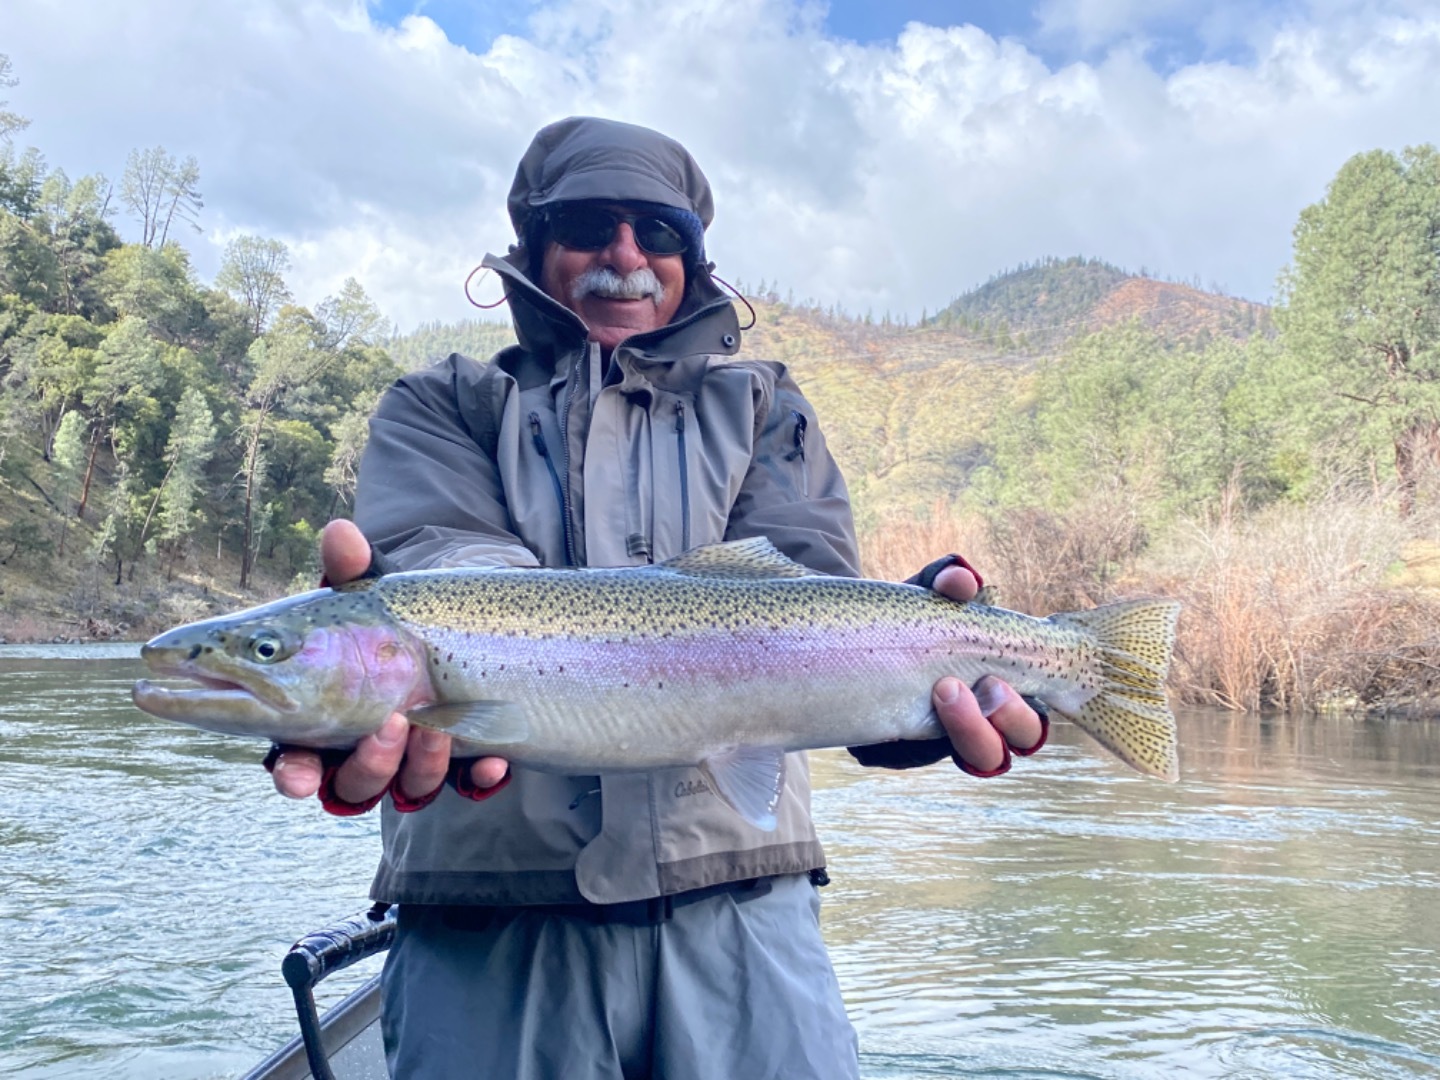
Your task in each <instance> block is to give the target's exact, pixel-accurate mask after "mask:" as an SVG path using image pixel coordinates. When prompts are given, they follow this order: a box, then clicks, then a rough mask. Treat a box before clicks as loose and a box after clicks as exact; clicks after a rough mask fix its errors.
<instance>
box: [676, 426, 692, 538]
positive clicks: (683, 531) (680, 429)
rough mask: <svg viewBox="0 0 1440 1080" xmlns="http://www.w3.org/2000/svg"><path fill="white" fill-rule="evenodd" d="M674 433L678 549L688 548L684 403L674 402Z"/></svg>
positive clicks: (688, 513) (688, 519)
mask: <svg viewBox="0 0 1440 1080" xmlns="http://www.w3.org/2000/svg"><path fill="white" fill-rule="evenodd" d="M675 434H676V435H677V436H678V441H679V447H680V514H681V518H680V550H681V551H689V550H690V469H689V462H688V460H687V457H686V454H685V403H684V402H683V401H677V402H675Z"/></svg>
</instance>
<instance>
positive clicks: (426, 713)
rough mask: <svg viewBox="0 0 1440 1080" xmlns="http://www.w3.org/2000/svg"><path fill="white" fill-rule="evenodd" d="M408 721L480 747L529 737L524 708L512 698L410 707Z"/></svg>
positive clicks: (510, 743)
mask: <svg viewBox="0 0 1440 1080" xmlns="http://www.w3.org/2000/svg"><path fill="white" fill-rule="evenodd" d="M405 715H406V716H407V717H409V719H410V722H411V723H414V724H419V725H420V726H421V727H426V728H432V729H433V730H435V731H443V732H445V734H447V735H453V736H455V738H457V739H464V740H466V741H467V742H473V743H479V744H480V745H482V746H509V745H512V744H514V743H521V742H524V741H525V740H526V739H528V738H530V725H529V723H528V722H527V721H526V720H525V710H524V709H522V708H521V707H520V706H519V705H517V704H516V703H515V702H513V701H457V702H451V703H450V704H448V705H424V706H421V707H420V708H416V709H409V710H407V712H406V714H405Z"/></svg>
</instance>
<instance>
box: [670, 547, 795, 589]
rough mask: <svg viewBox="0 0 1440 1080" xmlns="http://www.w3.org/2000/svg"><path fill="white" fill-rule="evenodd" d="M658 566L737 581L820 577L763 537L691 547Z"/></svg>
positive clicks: (673, 570)
mask: <svg viewBox="0 0 1440 1080" xmlns="http://www.w3.org/2000/svg"><path fill="white" fill-rule="evenodd" d="M659 565H660V567H661V569H664V570H670V571H672V572H674V573H677V574H688V575H690V576H691V577H701V578H728V579H731V580H740V581H762V580H765V579H768V578H798V577H823V576H824V575H823V574H820V573H818V572H817V571H815V570H811V569H810V568H809V567H808V566H801V565H800V564H799V563H798V562H796V561H795V560H794V559H792V558H790V557H789V556H787V555H783V554H781V552H780V549H779V548H777V547H776V546H775V545H774V544H772V543H771V542H770V541H769V540H767V539H765V537H763V536H752V537H751V538H750V539H748V540H730V541H727V542H725V543H723V544H706V545H705V546H704V547H697V548H691V549H690V550H689V551H687V552H685V553H684V554H683V555H676V556H675V558H673V559H666V560H665V561H664V562H663V563H660V564H659Z"/></svg>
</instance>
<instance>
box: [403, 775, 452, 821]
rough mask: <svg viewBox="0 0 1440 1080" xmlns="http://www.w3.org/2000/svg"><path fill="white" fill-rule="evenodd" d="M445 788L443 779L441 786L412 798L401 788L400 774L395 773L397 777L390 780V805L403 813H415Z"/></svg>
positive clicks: (433, 799) (436, 797)
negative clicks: (427, 793)
mask: <svg viewBox="0 0 1440 1080" xmlns="http://www.w3.org/2000/svg"><path fill="white" fill-rule="evenodd" d="M444 790H445V781H444V780H441V781H440V784H439V786H437V787H436V788H435V790H434V791H432V792H430V794H429V795H422V796H420V798H418V799H412V798H410V797H409V796H408V795H406V794H405V793H404V792H403V791H401V790H400V774H399V773H396V774H395V779H394V780H391V781H390V788H389V791H390V805H391V806H393V807H395V809H396V811H397V812H399V813H401V814H413V813H414V812H415V811H416V810H423V809H425V807H427V806H429V805H430V804H431V803H432V802H434V801H435V800H436V799H438V798H439V797H440V792H442V791H444Z"/></svg>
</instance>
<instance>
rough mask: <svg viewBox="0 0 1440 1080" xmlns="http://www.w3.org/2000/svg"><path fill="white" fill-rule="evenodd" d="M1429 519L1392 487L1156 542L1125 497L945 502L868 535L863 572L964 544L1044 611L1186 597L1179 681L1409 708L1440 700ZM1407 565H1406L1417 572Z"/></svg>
mask: <svg viewBox="0 0 1440 1080" xmlns="http://www.w3.org/2000/svg"><path fill="white" fill-rule="evenodd" d="M1427 533H1428V534H1432V535H1433V534H1434V533H1435V526H1434V523H1433V522H1427V521H1422V520H1417V519H1412V520H1409V521H1404V520H1402V519H1401V518H1400V517H1399V516H1398V515H1397V514H1396V512H1395V510H1394V503H1393V501H1391V500H1389V499H1387V498H1385V497H1384V493H1381V494H1380V495H1375V496H1369V497H1364V498H1357V497H1353V496H1349V497H1347V496H1342V495H1336V496H1333V497H1331V498H1329V499H1326V500H1324V501H1322V502H1320V503H1317V504H1315V505H1311V506H1306V507H1295V506H1289V507H1275V508H1271V509H1269V510H1266V511H1264V512H1262V513H1259V514H1256V515H1253V516H1250V517H1241V516H1239V515H1238V514H1237V513H1235V512H1233V507H1232V508H1231V512H1226V513H1222V514H1219V515H1217V516H1216V517H1215V518H1214V519H1213V520H1211V521H1207V522H1202V523H1192V524H1189V525H1187V526H1184V527H1181V528H1178V529H1176V530H1175V531H1173V532H1172V533H1170V534H1169V535H1168V536H1166V537H1165V538H1163V539H1161V540H1159V541H1157V542H1155V543H1153V544H1147V543H1146V539H1147V538H1146V536H1145V533H1144V530H1143V529H1142V528H1141V526H1140V524H1139V522H1138V518H1137V517H1136V515H1134V514H1133V513H1127V512H1125V509H1124V506H1123V505H1117V504H1112V505H1110V506H1101V505H1091V506H1089V507H1085V508H1083V509H1081V510H1079V511H1077V512H1076V513H1072V514H1068V515H1054V514H1048V513H1044V512H1039V511H1027V512H1021V513H1015V514H1011V515H1009V516H1007V517H1004V518H1002V519H1000V520H998V521H996V522H993V523H991V522H987V521H986V520H985V519H984V518H982V517H980V516H978V515H966V514H963V513H959V512H957V511H955V510H953V509H952V508H951V507H949V506H948V505H946V504H944V503H937V504H936V505H935V506H933V507H932V508H931V511H930V513H929V514H928V515H927V516H926V517H925V518H924V519H922V520H918V521H915V520H906V519H901V518H895V517H892V518H889V519H886V520H885V521H883V522H882V523H881V524H880V525H879V526H878V527H877V528H875V529H873V530H871V531H870V532H869V533H867V534H866V535H865V536H864V537H863V538H862V550H863V552H864V555H865V568H866V572H867V573H868V574H870V575H871V576H873V577H882V578H888V579H891V580H896V579H901V578H904V577H906V576H908V575H909V574H912V573H914V572H915V571H916V570H917V569H919V568H920V567H921V566H923V565H924V564H925V563H926V562H928V561H929V560H930V559H932V558H935V557H936V556H937V555H941V554H944V553H945V552H947V551H958V552H960V553H961V554H963V555H964V556H965V557H966V558H967V559H970V560H971V562H973V563H974V564H975V565H976V566H977V567H978V568H979V569H980V570H981V571H982V572H983V573H984V574H985V576H986V578H987V580H989V581H991V582H993V583H994V584H996V585H997V586H998V588H999V592H1000V602H1001V603H1002V604H1004V605H1005V606H1006V607H1010V608H1014V609H1015V610H1018V611H1027V612H1031V613H1034V614H1044V613H1046V612H1050V611H1068V610H1074V609H1077V608H1084V607H1089V606H1093V605H1095V604H1099V603H1104V602H1107V601H1110V600H1114V599H1117V598H1119V597H1122V596H1141V595H1157V596H1171V597H1174V598H1176V599H1178V600H1180V601H1181V602H1182V603H1183V604H1184V611H1183V613H1182V615H1181V620H1180V628H1179V635H1178V641H1177V645H1176V655H1175V664H1174V667H1173V669H1172V672H1171V688H1172V691H1173V693H1174V694H1175V696H1176V697H1177V698H1178V699H1179V700H1182V701H1187V702H1192V703H1204V704H1213V705H1220V706H1222V707H1224V708H1228V709H1236V710H1257V709H1262V708H1277V709H1285V710H1295V711H1313V710H1321V709H1367V710H1383V709H1405V708H1414V707H1426V706H1433V705H1434V704H1435V703H1436V701H1437V700H1440V591H1437V590H1435V589H1427V588H1424V587H1416V586H1414V585H1410V584H1405V583H1404V582H1408V581H1410V580H1413V577H1414V575H1413V573H1411V571H1410V569H1409V566H1408V564H1407V563H1406V561H1405V556H1406V555H1407V554H1409V553H1412V552H1414V551H1416V550H1420V551H1423V552H1428V550H1429V548H1428V547H1427V546H1426V545H1425V544H1424V543H1420V544H1419V545H1418V547H1417V543H1416V540H1417V536H1420V535H1422V534H1427ZM1407 575H1409V576H1408V577H1407Z"/></svg>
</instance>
